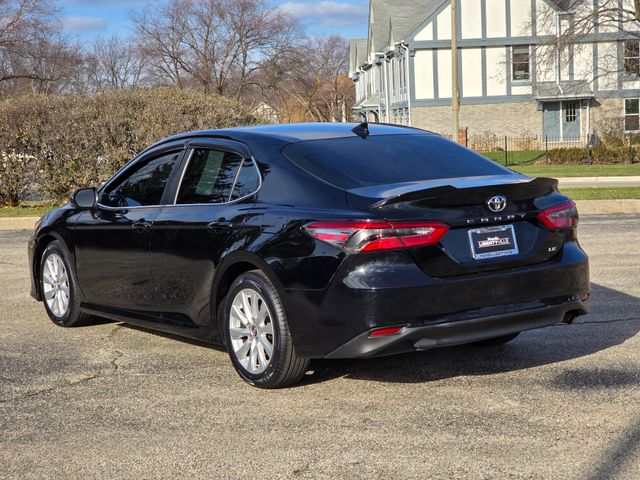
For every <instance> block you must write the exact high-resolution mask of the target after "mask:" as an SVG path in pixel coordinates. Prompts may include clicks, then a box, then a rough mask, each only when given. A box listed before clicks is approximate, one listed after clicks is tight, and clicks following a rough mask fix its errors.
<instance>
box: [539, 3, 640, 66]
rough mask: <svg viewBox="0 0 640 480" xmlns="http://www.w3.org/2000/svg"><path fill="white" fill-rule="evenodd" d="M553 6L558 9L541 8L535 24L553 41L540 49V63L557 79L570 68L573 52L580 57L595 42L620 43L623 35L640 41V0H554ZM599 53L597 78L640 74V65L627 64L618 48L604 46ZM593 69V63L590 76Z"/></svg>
mask: <svg viewBox="0 0 640 480" xmlns="http://www.w3.org/2000/svg"><path fill="white" fill-rule="evenodd" d="M552 3H554V4H555V7H556V8H552V7H551V6H547V7H546V8H539V9H538V11H537V15H536V18H535V19H534V20H533V25H535V26H536V30H537V32H538V35H543V36H544V35H546V36H548V37H549V41H547V42H545V43H543V44H541V45H539V46H538V47H537V48H536V61H537V64H538V66H539V68H540V69H542V70H546V71H547V72H549V73H551V72H553V73H554V74H555V76H557V72H558V71H560V70H561V69H562V68H563V66H565V65H567V60H568V55H569V50H570V49H571V50H573V52H574V56H576V55H581V54H582V53H583V52H585V53H587V50H588V49H591V48H592V44H593V43H594V42H600V43H602V42H614V43H612V45H614V44H615V42H616V41H617V40H618V38H614V37H616V35H617V34H619V33H620V32H624V33H625V36H626V37H627V38H632V39H633V38H634V37H635V38H638V39H640V21H639V19H640V0H597V1H595V2H594V0H554V1H553V2H552ZM543 5H544V4H543ZM607 35H609V38H607ZM635 48H636V52H637V55H635V56H636V57H640V52H638V47H637V46H636V47H635ZM599 50H600V51H599V52H598V64H597V71H596V72H595V77H596V78H599V77H603V76H609V75H614V76H616V75H618V76H619V75H623V74H625V73H627V74H635V75H637V74H638V73H640V63H639V62H636V64H635V65H634V64H633V62H631V63H629V62H625V61H624V60H623V58H620V54H619V52H618V51H617V48H608V49H607V48H605V47H604V46H603V48H600V49H599ZM625 53H626V55H624V56H625V57H633V56H634V55H632V54H631V53H632V52H625ZM592 67H593V63H592V62H591V65H588V69H587V70H589V73H591V71H592V70H593V69H592ZM552 76H553V75H552Z"/></svg>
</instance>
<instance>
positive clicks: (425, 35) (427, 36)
mask: <svg viewBox="0 0 640 480" xmlns="http://www.w3.org/2000/svg"><path fill="white" fill-rule="evenodd" d="M415 39H416V41H417V42H425V41H426V42H428V41H431V40H433V23H431V22H429V23H428V24H427V25H426V26H425V27H424V28H423V29H422V30H420V31H419V32H418V33H417V34H416V36H415Z"/></svg>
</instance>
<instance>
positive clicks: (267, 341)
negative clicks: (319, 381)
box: [221, 270, 309, 388]
mask: <svg viewBox="0 0 640 480" xmlns="http://www.w3.org/2000/svg"><path fill="white" fill-rule="evenodd" d="M221 314H222V315H223V320H224V322H223V325H224V328H225V335H226V341H227V350H228V351H229V357H230V358H231V362H232V363H233V366H234V367H235V369H236V371H237V372H238V374H239V375H240V376H241V377H242V379H243V380H244V381H246V382H247V383H249V384H251V385H255V386H256V387H260V388H279V387H285V386H288V385H292V384H294V383H296V382H298V381H299V380H300V379H301V378H302V377H303V376H304V374H305V372H306V371H307V370H308V368H309V360H308V359H306V358H300V357H298V356H297V355H296V353H295V349H294V346H293V340H292V338H291V334H290V333H289V326H288V324H287V319H286V315H285V312H284V308H283V306H282V302H281V300H280V295H279V294H278V292H277V290H276V288H275V287H274V286H273V284H272V283H271V282H270V281H269V279H268V278H267V277H266V276H265V275H264V274H263V273H262V272H261V271H259V270H254V271H251V272H247V273H244V274H242V275H240V276H239V277H238V278H237V279H236V280H235V281H234V282H233V284H232V285H231V288H230V289H229V293H228V294H227V296H226V297H225V299H224V301H223V304H222V307H221Z"/></svg>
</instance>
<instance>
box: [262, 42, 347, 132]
mask: <svg viewBox="0 0 640 480" xmlns="http://www.w3.org/2000/svg"><path fill="white" fill-rule="evenodd" d="M348 55H349V46H348V42H347V41H346V40H345V39H344V38H343V37H340V36H329V37H315V38H312V39H308V40H306V41H305V42H304V43H303V44H302V45H300V46H299V47H297V48H295V49H290V50H288V51H287V52H285V54H283V55H280V56H278V57H276V58H272V59H269V61H268V62H265V64H264V65H263V69H262V70H263V75H262V78H263V82H264V83H263V85H264V86H265V87H264V90H265V91H266V92H267V95H270V96H271V97H272V98H274V99H277V101H279V103H280V105H281V110H282V111H283V113H284V115H282V116H283V118H285V119H286V120H292V119H295V120H313V121H325V122H326V121H329V122H335V121H341V120H344V119H345V118H344V117H345V116H346V112H347V111H349V110H350V109H351V107H352V106H353V101H354V88H353V83H352V82H351V81H350V80H349V78H348V75H347V73H348V64H349V58H348Z"/></svg>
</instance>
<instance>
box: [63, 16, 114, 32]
mask: <svg viewBox="0 0 640 480" xmlns="http://www.w3.org/2000/svg"><path fill="white" fill-rule="evenodd" d="M62 28H63V29H64V30H65V31H66V32H73V33H80V32H93V31H97V30H104V29H106V28H107V22H105V21H104V19H103V18H99V17H78V16H73V15H70V16H67V17H64V18H63V19H62Z"/></svg>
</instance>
